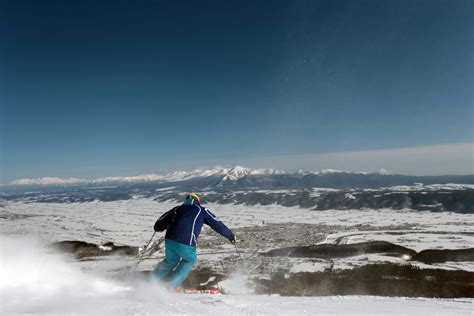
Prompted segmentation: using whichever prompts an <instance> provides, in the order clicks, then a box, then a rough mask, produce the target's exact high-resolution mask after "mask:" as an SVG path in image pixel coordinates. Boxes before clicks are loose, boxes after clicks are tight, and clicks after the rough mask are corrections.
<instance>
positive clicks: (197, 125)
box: [0, 0, 474, 183]
mask: <svg viewBox="0 0 474 316" xmlns="http://www.w3.org/2000/svg"><path fill="white" fill-rule="evenodd" d="M0 20H1V22H0V23H1V25H2V27H1V31H0V32H1V33H0V34H1V36H2V38H3V39H2V40H1V41H0V50H1V51H0V52H1V55H0V56H1V59H0V84H1V85H0V88H1V90H0V93H1V94H0V98H1V99H0V102H1V116H2V119H1V129H0V133H1V134H0V136H1V143H2V155H1V161H2V169H3V175H2V178H3V180H2V181H0V183H2V182H3V183H6V182H9V181H11V180H13V179H17V178H21V177H40V176H62V177H69V176H74V177H97V176H105V175H120V174H135V173H139V172H152V171H159V170H160V169H162V168H164V169H181V167H182V166H185V165H186V166H192V165H193V163H192V162H193V161H196V164H195V165H196V166H197V165H198V164H203V163H205V162H206V161H209V162H211V161H214V162H215V161H218V162H219V163H222V164H225V163H228V162H231V161H232V162H235V161H236V160H237V161H238V160H239V159H248V158H253V157H261V156H274V155H292V154H318V153H327V152H344V151H354V150H373V149H383V148H401V147H416V146H426V145H433V144H452V143H467V142H473V138H474V135H473V134H474V133H473V131H474V130H473V121H474V118H473V115H474V114H473V108H474V104H473V100H474V92H473V91H474V89H473V82H474V81H473V79H474V58H473V51H474V2H473V1H470V0H465V1H462V0H444V1H439V0H412V1H404V0H396V1H395V0H385V1H376V0H374V1H338V0H328V1H317V0H314V1H150V0H142V1H132V0H128V1H120V0H114V1H84V0H81V1H48V0H44V1H22V0H10V1H5V0H3V1H1V7H0ZM471 166H472V165H471ZM314 167H315V169H317V168H318V166H314ZM289 168H290V169H294V168H298V162H297V161H295V162H294V165H292V166H289ZM468 171H469V170H466V172H468Z"/></svg>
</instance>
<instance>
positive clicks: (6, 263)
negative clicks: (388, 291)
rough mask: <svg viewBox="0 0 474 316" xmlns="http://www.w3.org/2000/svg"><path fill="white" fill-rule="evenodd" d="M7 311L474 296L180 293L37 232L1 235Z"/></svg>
mask: <svg viewBox="0 0 474 316" xmlns="http://www.w3.org/2000/svg"><path fill="white" fill-rule="evenodd" d="M1 246H2V247H1V258H2V260H1V269H0V280H1V282H0V294H1V296H0V299H1V307H0V312H1V314H2V315H17V314H28V315H31V314H38V315H40V314H47V315H65V314H67V315H70V314H73V315H223V314H225V315H340V314H345V315H473V311H474V309H473V308H474V300H473V299H451V300H440V299H408V298H386V297H371V296H346V297H340V296H338V297H279V296H264V295H239V294H233V295H214V296H212V295H205V294H189V295H188V294H173V293H169V292H167V291H166V290H164V289H163V288H162V287H161V286H160V285H158V284H156V283H150V282H149V281H148V280H146V279H131V278H130V279H128V280H125V281H124V280H122V281H116V280H113V279H110V278H107V277H106V273H105V272H104V271H100V270H98V269H95V270H86V271H82V270H81V269H79V267H78V266H77V265H75V264H74V263H72V262H70V261H69V260H68V259H65V258H64V257H62V256H60V255H58V254H56V253H53V252H51V249H48V248H46V247H45V246H44V245H43V244H42V243H41V242H39V241H38V240H36V239H32V238H22V237H16V238H13V237H5V236H2V237H1Z"/></svg>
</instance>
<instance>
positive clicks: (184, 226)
mask: <svg viewBox="0 0 474 316" xmlns="http://www.w3.org/2000/svg"><path fill="white" fill-rule="evenodd" d="M203 224H207V225H209V226H210V227H211V228H212V229H214V230H215V231H216V232H218V233H219V234H221V235H222V236H224V237H226V238H227V239H229V241H230V242H231V243H235V236H234V234H233V233H232V231H231V230H230V229H229V228H228V227H227V226H225V225H224V223H223V222H222V221H221V220H220V219H219V218H217V216H215V215H214V214H212V213H211V212H210V211H209V210H208V209H207V208H205V207H202V206H201V201H200V199H199V197H198V196H197V195H196V194H194V193H192V194H189V195H187V196H186V198H185V200H184V203H183V204H182V205H179V206H176V207H174V208H173V209H171V210H170V211H168V212H166V213H164V214H163V215H162V216H161V217H160V218H159V219H158V220H157V221H156V223H155V226H154V229H155V232H161V231H164V230H166V235H165V259H164V260H163V261H161V262H160V263H159V264H158V266H157V267H156V269H155V271H154V272H153V276H154V277H155V278H157V279H159V280H164V279H165V278H166V280H167V283H168V285H169V287H171V288H172V289H175V290H179V288H180V286H181V284H182V283H183V282H184V280H185V279H186V277H187V276H188V274H189V272H191V269H192V268H193V265H194V264H195V263H196V261H197V255H196V244H197V238H198V236H199V233H200V232H201V228H202V225H203Z"/></svg>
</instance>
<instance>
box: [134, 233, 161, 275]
mask: <svg viewBox="0 0 474 316" xmlns="http://www.w3.org/2000/svg"><path fill="white" fill-rule="evenodd" d="M155 234H156V232H154V233H153V235H151V238H150V241H148V243H147V244H146V246H145V247H144V248H143V251H142V253H141V255H140V257H139V258H138V262H137V265H136V266H135V270H136V269H137V268H138V265H139V264H140V262H141V261H142V259H143V256H144V255H145V252H146V250H147V249H148V246H149V245H150V244H151V241H152V240H153V237H155Z"/></svg>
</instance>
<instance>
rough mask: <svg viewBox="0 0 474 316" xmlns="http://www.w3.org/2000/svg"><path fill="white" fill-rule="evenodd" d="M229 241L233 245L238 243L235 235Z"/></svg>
mask: <svg viewBox="0 0 474 316" xmlns="http://www.w3.org/2000/svg"><path fill="white" fill-rule="evenodd" d="M229 241H230V242H231V243H233V244H235V242H236V241H237V240H236V239H235V235H232V238H230V239H229Z"/></svg>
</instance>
